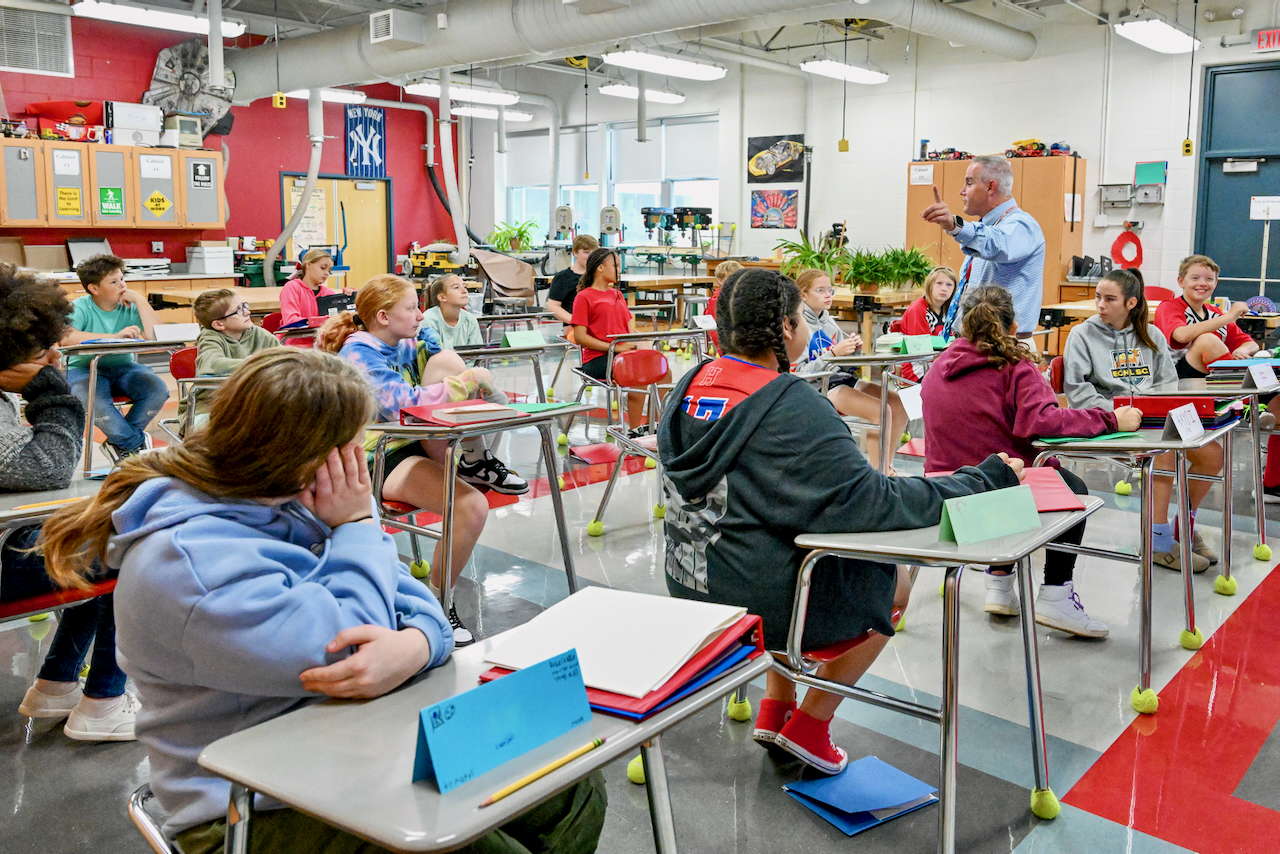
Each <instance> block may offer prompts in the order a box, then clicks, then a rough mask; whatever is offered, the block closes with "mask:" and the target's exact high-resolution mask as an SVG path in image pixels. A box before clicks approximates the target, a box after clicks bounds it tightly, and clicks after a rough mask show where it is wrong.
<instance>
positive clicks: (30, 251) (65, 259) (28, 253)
mask: <svg viewBox="0 0 1280 854" xmlns="http://www.w3.org/2000/svg"><path fill="white" fill-rule="evenodd" d="M23 256H24V257H25V258H26V261H27V266H28V267H31V268H32V269H34V270H41V271H43V272H46V273H68V272H70V271H71V258H70V257H69V256H68V255H67V247H66V246H28V247H26V248H25V249H23Z"/></svg>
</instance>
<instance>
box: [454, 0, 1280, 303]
mask: <svg viewBox="0 0 1280 854" xmlns="http://www.w3.org/2000/svg"><path fill="white" fill-rule="evenodd" d="M1211 5H1212V4H1210V3H1202V4H1201V12H1203V11H1204V10H1205V9H1207V8H1210V6H1211ZM1181 6H1183V7H1185V8H1184V9H1182V12H1181V15H1180V20H1182V21H1183V22H1184V23H1188V24H1189V22H1190V15H1191V4H1190V3H1189V2H1183V3H1182V4H1181ZM1246 9H1247V14H1246V15H1245V17H1244V19H1243V20H1242V21H1231V20H1230V19H1229V13H1230V9H1229V8H1227V7H1224V9H1221V10H1218V14H1219V18H1220V19H1221V18H1226V19H1228V20H1227V22H1226V23H1223V22H1222V21H1221V20H1220V21H1218V22H1216V23H1214V24H1205V22H1204V21H1203V20H1201V22H1200V35H1201V37H1202V41H1203V42H1204V47H1203V48H1202V49H1201V50H1200V51H1197V52H1196V54H1195V72H1194V75H1193V74H1192V73H1191V59H1190V57H1188V56H1187V55H1185V54H1183V55H1179V56H1166V55H1163V54H1158V53H1156V52H1154V51H1151V50H1148V49H1146V48H1143V47H1140V46H1138V45H1135V44H1133V43H1131V42H1129V41H1127V40H1125V39H1122V38H1120V37H1118V36H1113V37H1112V42H1113V43H1112V57H1111V76H1110V86H1109V90H1110V91H1109V96H1110V97H1109V102H1110V103H1109V122H1108V129H1107V133H1106V138H1105V139H1103V138H1102V126H1103V115H1102V114H1103V103H1104V100H1106V99H1105V98H1104V94H1106V93H1104V86H1103V81H1104V79H1105V73H1104V66H1105V57H1106V39H1107V33H1106V28H1104V27H1103V26H1101V25H1100V24H1097V23H1096V22H1092V21H1091V19H1090V18H1089V17H1088V16H1086V15H1085V14H1084V13H1082V12H1075V11H1074V10H1070V9H1065V8H1055V9H1051V10H1049V14H1051V15H1052V16H1053V17H1052V20H1051V21H1048V22H1044V23H1037V22H1035V21H1032V20H1031V19H1030V18H1028V17H1026V16H1022V15H1018V14H1017V13H1012V12H1009V13H1004V14H1002V13H1000V12H998V11H993V10H991V9H983V10H982V12H983V14H991V15H992V16H993V17H1003V18H1004V20H1005V22H1006V23H1009V24H1011V25H1013V26H1017V27H1020V28H1023V29H1029V30H1031V31H1032V32H1034V33H1035V34H1036V37H1037V39H1038V40H1039V44H1040V48H1039V50H1038V52H1037V54H1036V56H1035V57H1034V58H1032V59H1031V60H1028V61H1026V62H1014V61H1012V60H1007V59H1005V58H1003V57H1000V56H996V55H994V54H988V53H984V52H982V51H979V50H975V49H971V48H963V47H962V48H953V47H951V46H950V45H948V44H947V43H945V42H942V41H939V40H935V39H928V38H916V37H914V36H912V37H911V44H910V53H908V51H907V34H906V33H904V32H902V31H894V32H891V33H890V34H889V35H888V37H887V38H886V39H885V41H883V42H879V43H875V44H873V45H872V46H871V52H870V58H871V60H872V62H874V63H875V64H877V65H879V66H880V67H881V68H882V69H883V70H885V71H886V72H888V74H889V75H890V79H889V81H888V82H887V83H884V84H881V85H879V86H858V85H855V84H849V87H848V93H849V101H848V118H847V122H846V136H847V138H848V139H849V151H848V152H839V151H838V150H837V147H836V143H837V140H839V138H840V135H841V107H842V99H841V84H840V82H839V81H835V80H828V79H826V78H821V77H815V78H813V81H812V84H811V85H812V87H813V93H812V98H813V110H812V113H813V115H812V118H811V126H810V127H809V128H808V129H806V128H805V127H804V113H805V97H806V94H805V89H806V86H805V81H804V80H803V79H801V78H798V77H792V76H788V75H780V74H775V73H773V72H770V71H765V70H761V69H758V68H754V67H749V66H743V67H742V68H741V69H736V68H731V69H730V73H729V74H728V75H727V76H726V77H725V78H724V79H723V80H721V81H719V82H716V83H696V82H693V81H684V80H681V81H675V80H673V81H672V83H673V85H675V86H677V88H679V89H681V91H684V92H685V93H686V95H688V100H687V101H686V102H685V103H684V104H682V105H679V106H664V105H656V104H651V105H650V106H649V115H650V117H651V118H655V117H659V116H664V115H665V116H669V115H685V114H692V113H703V112H718V113H719V118H720V124H719V127H720V139H718V140H716V141H714V142H713V143H712V144H715V145H716V146H717V148H718V149H719V152H720V178H721V182H720V193H721V196H720V207H721V211H720V216H721V218H722V219H725V220H736V222H737V223H738V234H739V241H738V247H739V251H741V252H746V253H750V254H758V255H761V256H766V255H771V254H772V252H773V246H774V243H775V242H776V241H777V239H778V238H779V237H782V236H785V237H788V238H794V237H796V236H797V235H796V233H795V232H794V231H789V230H774V229H770V230H764V229H755V230H753V229H750V228H749V227H748V224H749V215H748V213H749V205H750V190H751V189H752V188H753V187H760V186H768V185H747V184H746V183H745V174H746V169H745V164H744V162H743V161H744V156H745V147H746V143H745V138H746V137H748V136H764V135H773V134H785V133H800V132H806V133H807V141H808V142H809V143H810V144H811V145H813V146H814V149H815V151H814V163H813V170H814V171H813V180H812V192H813V198H812V200H811V202H810V206H811V210H810V229H811V231H813V232H815V236H816V233H817V232H819V231H820V230H824V229H826V228H828V227H830V225H831V223H833V222H837V221H843V220H847V221H848V223H849V231H850V235H851V238H852V240H853V241H854V242H855V243H856V244H862V245H868V246H884V245H899V246H900V245H902V243H903V240H904V228H905V221H906V216H907V214H908V211H907V210H906V196H905V187H906V174H905V173H906V168H905V164H906V162H907V161H908V160H909V159H911V158H913V157H914V156H915V153H916V152H917V151H918V149H919V140H920V139H922V138H925V139H929V140H930V143H929V147H930V149H933V150H940V149H942V148H946V147H953V148H957V149H962V150H966V151H971V152H973V153H975V154H980V153H987V152H1002V151H1004V150H1005V149H1006V148H1008V147H1009V146H1010V144H1011V143H1012V142H1013V141H1014V140H1016V139H1023V138H1028V137H1035V138H1039V139H1041V140H1042V141H1044V142H1045V143H1046V144H1048V143H1052V142H1055V141H1059V140H1065V141H1067V142H1069V143H1070V144H1071V145H1072V146H1073V148H1075V149H1076V150H1077V151H1079V152H1080V154H1081V156H1082V157H1084V158H1086V159H1087V161H1088V174H1087V184H1086V185H1084V186H1083V187H1082V192H1083V195H1084V221H1083V222H1082V223H1081V226H1080V227H1083V229H1084V251H1085V253H1086V254H1089V255H1093V256H1094V257H1098V256H1099V255H1102V254H1109V252H1110V247H1111V244H1112V242H1113V241H1114V240H1115V238H1116V237H1117V236H1118V235H1119V233H1120V232H1121V230H1122V229H1121V222H1122V220H1125V219H1134V220H1140V221H1142V222H1143V224H1144V229H1143V231H1142V233H1141V240H1142V243H1143V249H1144V253H1145V256H1146V262H1145V263H1144V265H1143V266H1144V272H1146V273H1147V274H1148V276H1147V281H1148V283H1150V284H1157V283H1159V284H1163V285H1166V286H1167V285H1172V284H1173V283H1174V278H1175V276H1176V272H1177V266H1178V262H1179V260H1180V259H1181V258H1182V257H1183V256H1184V255H1186V254H1187V253H1188V252H1190V250H1191V243H1192V229H1193V217H1194V206H1195V192H1196V186H1195V185H1196V181H1197V164H1198V162H1199V160H1198V157H1183V156H1182V151H1181V146H1182V140H1183V138H1184V137H1185V136H1186V127H1187V104H1188V86H1189V84H1190V85H1192V86H1193V98H1194V107H1193V110H1192V113H1193V115H1192V127H1191V138H1192V139H1193V140H1195V142H1196V150H1197V154H1198V153H1199V123H1200V111H1201V103H1200V92H1199V89H1200V85H1201V82H1202V79H1203V72H1202V69H1203V67H1204V66H1205V65H1220V64H1226V63H1237V62H1249V61H1257V60H1260V59H1268V58H1273V57H1274V56H1275V55H1274V54H1272V55H1269V56H1268V55H1257V54H1253V53H1251V52H1250V49H1249V47H1248V46H1247V45H1246V46H1239V47H1230V48H1222V47H1221V46H1220V45H1219V41H1218V40H1219V37H1220V36H1222V35H1224V34H1233V33H1239V32H1241V31H1242V30H1243V31H1244V32H1249V31H1250V30H1251V29H1253V28H1256V27H1263V26H1268V25H1270V23H1271V22H1270V17H1271V4H1270V3H1265V4H1264V3H1261V2H1258V0H1250V2H1248V3H1247V4H1246ZM1162 11H1167V10H1163V9H1162ZM828 36H829V38H830V34H828ZM833 49H834V50H835V51H836V54H835V55H836V56H838V55H839V50H840V49H839V46H836V47H835V48H833ZM865 53H866V48H865V47H863V46H857V47H854V46H853V45H852V44H851V47H850V53H849V55H850V61H851V62H852V61H855V60H861V59H862V58H863V57H864V55H865ZM917 53H918V55H917ZM812 54H813V49H812V48H810V49H808V50H805V51H794V52H793V54H792V56H790V57H787V56H786V54H785V53H778V54H775V57H776V58H777V59H779V60H781V61H790V62H791V63H792V64H798V63H799V62H800V61H801V60H803V59H807V58H809V57H810V56H812ZM502 74H503V77H502V82H503V84H504V85H507V86H512V85H513V83H516V84H517V85H516V86H515V88H519V89H522V90H525V91H538V92H541V93H544V94H547V95H550V96H551V97H553V98H556V99H557V100H558V101H560V102H561V103H562V104H566V109H565V112H564V120H565V122H566V124H578V123H581V122H582V121H583V112H582V81H581V79H578V80H575V79H574V78H573V77H570V76H568V75H563V74H557V73H551V72H541V71H536V70H528V69H522V70H521V71H520V72H519V80H518V81H515V80H513V79H512V75H513V72H512V71H510V70H508V71H505V72H503V73H502ZM594 85H598V84H597V83H595V82H594V81H593V87H594ZM634 117H635V105H634V103H632V102H624V101H621V100H619V99H615V98H607V97H604V96H599V95H596V94H594V88H593V96H592V98H591V102H590V122H591V123H592V124H596V123H599V122H610V121H626V120H633V119H634ZM539 118H540V117H539ZM493 126H494V123H492V122H476V127H477V138H476V147H475V148H476V153H477V160H476V163H475V167H474V168H475V170H476V171H477V172H479V171H480V170H483V169H486V168H488V169H490V170H493V169H494V168H495V166H496V165H498V164H495V163H494V162H493V160H492V157H493V155H492V154H491V152H492V148H493V146H492V141H493V135H492V128H493ZM537 126H538V122H535V123H533V124H531V125H528V124H527V125H522V126H515V125H512V126H509V130H515V129H517V128H520V129H524V128H530V127H537ZM486 158H489V162H488V163H486V162H485V161H486ZM1146 160H1167V161H1169V177H1168V185H1167V187H1166V202H1165V204H1164V205H1163V206H1149V205H1144V206H1134V207H1133V208H1110V209H1107V210H1106V212H1107V213H1108V214H1109V215H1110V219H1111V222H1112V223H1113V225H1111V226H1109V227H1105V228H1096V227H1094V225H1093V221H1094V215H1095V214H1096V213H1098V212H1099V202H1098V199H1099V193H1098V189H1097V187H1098V184H1099V183H1104V182H1105V183H1123V182H1125V181H1131V180H1132V178H1133V169H1134V163H1135V162H1138V161H1146ZM489 174H495V173H494V172H492V171H491V172H490V173H489ZM496 174H498V175H499V176H500V175H501V171H500V170H497V172H496ZM567 177H568V176H562V181H564V180H565V178H567ZM593 178H594V175H593ZM1014 194H1015V196H1016V195H1017V188H1016V187H1015V188H1014ZM477 196H479V194H474V193H473V196H472V198H473V208H472V210H473V227H475V229H476V231H477V232H482V233H483V230H484V229H487V228H488V227H490V225H491V224H492V221H493V220H495V219H502V218H503V217H504V216H505V211H502V210H498V209H496V208H499V207H501V202H500V201H499V200H500V199H501V198H503V194H502V192H500V191H499V192H497V193H494V194H492V195H487V196H486V197H482V198H477ZM489 198H493V199H494V200H495V201H494V205H495V210H486V202H487V200H488V199H489ZM803 201H804V200H803V194H802V195H801V206H802V213H803Z"/></svg>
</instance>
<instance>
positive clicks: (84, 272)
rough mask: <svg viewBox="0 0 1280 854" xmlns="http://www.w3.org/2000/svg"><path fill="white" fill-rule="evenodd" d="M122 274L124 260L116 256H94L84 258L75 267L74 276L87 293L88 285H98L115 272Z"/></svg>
mask: <svg viewBox="0 0 1280 854" xmlns="http://www.w3.org/2000/svg"><path fill="white" fill-rule="evenodd" d="M117 270H119V271H120V272H121V273H123V272H124V259H123V258H120V257H118V256H116V255H94V256H93V257H92V258H86V259H85V260H83V261H81V262H80V265H79V266H77V267H76V275H77V276H79V277H80V285H81V287H83V288H84V289H85V292H86V293H87V292H88V290H89V286H90V285H96V284H99V283H100V282H101V281H102V280H103V279H105V278H106V277H107V276H110V275H111V274H112V273H114V272H115V271H117Z"/></svg>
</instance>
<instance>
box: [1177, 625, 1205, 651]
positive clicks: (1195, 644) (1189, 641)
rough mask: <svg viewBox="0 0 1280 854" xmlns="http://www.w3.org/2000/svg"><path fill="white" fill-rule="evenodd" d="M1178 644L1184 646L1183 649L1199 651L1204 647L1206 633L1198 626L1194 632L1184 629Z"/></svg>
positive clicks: (1179, 634)
mask: <svg viewBox="0 0 1280 854" xmlns="http://www.w3.org/2000/svg"><path fill="white" fill-rule="evenodd" d="M1178 643H1179V644H1181V645H1182V648H1183V649H1199V648H1200V647H1202V646H1204V632H1202V631H1200V627H1199V626H1196V630H1195V631H1194V632H1189V631H1187V630H1186V629H1183V630H1182V631H1180V632H1178Z"/></svg>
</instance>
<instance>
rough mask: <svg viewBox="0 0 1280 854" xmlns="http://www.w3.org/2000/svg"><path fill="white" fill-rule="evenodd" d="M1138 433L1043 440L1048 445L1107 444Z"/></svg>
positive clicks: (1061, 437)
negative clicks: (1074, 443)
mask: <svg viewBox="0 0 1280 854" xmlns="http://www.w3.org/2000/svg"><path fill="white" fill-rule="evenodd" d="M1137 435H1138V434H1137V432H1127V433H1126V432H1123V431H1121V432H1118V433H1103V434H1102V435H1101V436H1060V437H1059V438H1057V439H1041V440H1040V441H1041V442H1044V443H1045V444H1046V445H1062V444H1065V443H1067V442H1105V441H1107V440H1108V439H1128V438H1129V437H1131V436H1137Z"/></svg>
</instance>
